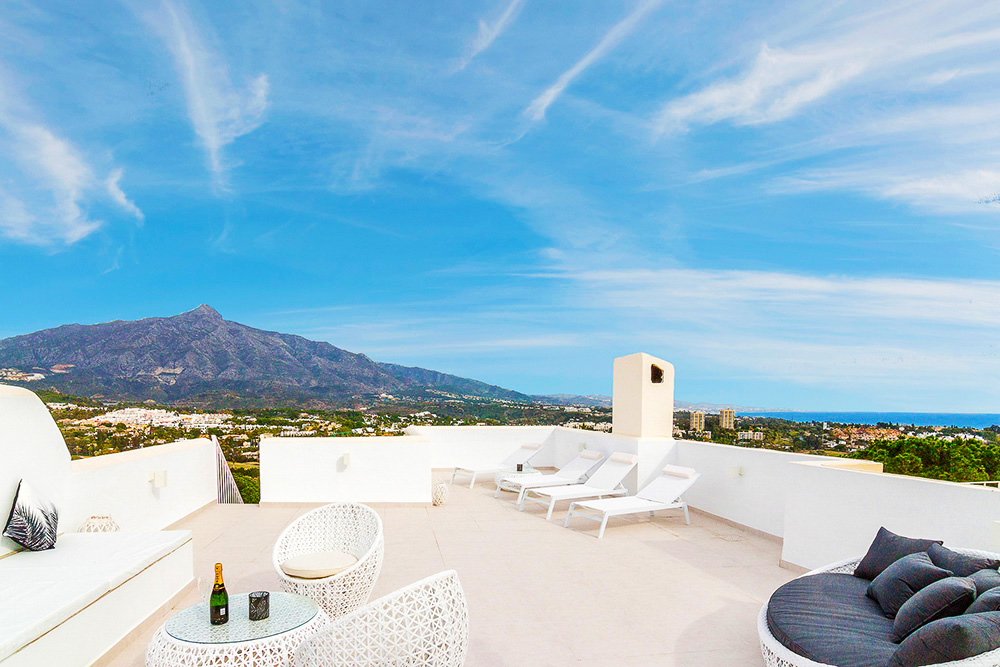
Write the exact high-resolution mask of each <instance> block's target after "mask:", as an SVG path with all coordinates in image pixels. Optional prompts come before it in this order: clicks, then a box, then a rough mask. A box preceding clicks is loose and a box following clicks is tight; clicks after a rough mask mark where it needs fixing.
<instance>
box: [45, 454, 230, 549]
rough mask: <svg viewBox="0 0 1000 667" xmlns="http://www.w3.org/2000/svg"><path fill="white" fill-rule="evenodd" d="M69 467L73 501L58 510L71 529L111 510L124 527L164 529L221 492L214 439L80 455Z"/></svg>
mask: <svg viewBox="0 0 1000 667" xmlns="http://www.w3.org/2000/svg"><path fill="white" fill-rule="evenodd" d="M70 467H71V474H70V476H69V482H68V483H69V497H70V502H68V503H67V504H66V508H65V511H64V512H63V513H62V515H61V516H60V528H61V529H62V528H63V527H65V529H66V530H71V531H73V530H76V529H77V528H78V527H79V526H80V524H82V523H83V522H84V521H86V520H87V518H88V517H90V516H92V515H94V514H107V515H110V516H111V518H113V519H114V520H115V522H116V523H117V524H118V525H119V526H121V528H122V530H130V531H131V530H161V529H163V528H166V527H167V526H169V525H170V524H172V523H174V522H176V521H178V520H180V519H182V518H184V517H185V516H187V515H188V514H191V513H192V512H194V511H196V510H198V509H200V508H202V507H204V506H205V505H207V504H209V503H211V502H213V501H214V500H215V499H216V497H217V487H216V480H215V445H214V444H213V443H212V442H211V441H210V440H205V439H196V440H182V441H178V442H173V443H170V444H166V445H156V446H153V447H145V448H143V449H135V450H131V451H127V452H120V453H117V454H105V455H103V456H95V457H93V458H87V459H78V460H76V461H73V462H72V463H71V464H70ZM151 476H152V477H153V479H154V480H157V481H151Z"/></svg>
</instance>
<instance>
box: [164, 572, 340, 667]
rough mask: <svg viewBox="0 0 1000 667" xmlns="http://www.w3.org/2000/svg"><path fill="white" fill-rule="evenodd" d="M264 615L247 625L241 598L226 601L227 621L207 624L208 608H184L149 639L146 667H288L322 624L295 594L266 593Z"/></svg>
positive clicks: (308, 604) (319, 614)
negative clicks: (282, 666)
mask: <svg viewBox="0 0 1000 667" xmlns="http://www.w3.org/2000/svg"><path fill="white" fill-rule="evenodd" d="M269 607H270V616H269V617H268V618H266V619H264V620H262V621H251V620H250V618H249V602H248V598H247V595H246V594H245V593H244V594H240V595H230V596H229V622H228V623H226V624H225V625H211V624H210V623H209V621H208V603H206V602H199V603H198V604H196V605H194V606H191V607H188V608H187V609H184V610H182V611H180V612H178V613H177V614H175V615H174V616H172V617H171V618H170V619H169V620H167V622H166V623H164V624H163V625H161V626H160V629H159V630H157V631H156V634H154V635H153V639H152V640H151V641H150V642H149V647H148V648H147V649H146V665H147V667H177V666H184V667H209V666H215V665H226V666H227V667H242V666H243V665H263V666H266V667H271V666H273V665H291V664H292V654H293V653H295V649H296V648H298V646H299V644H301V643H302V641H303V640H305V639H306V638H307V637H309V636H311V635H312V634H313V633H315V632H316V631H317V630H319V629H320V628H322V627H323V626H324V625H326V624H327V622H328V618H327V615H326V613H325V612H324V611H323V610H322V609H320V608H319V607H318V606H317V605H316V603H315V602H313V601H312V600H310V599H309V598H307V597H305V596H304V595H296V594H295V593H279V592H274V591H272V592H271V594H270V603H269Z"/></svg>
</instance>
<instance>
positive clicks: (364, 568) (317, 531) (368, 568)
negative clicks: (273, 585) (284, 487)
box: [272, 503, 384, 619]
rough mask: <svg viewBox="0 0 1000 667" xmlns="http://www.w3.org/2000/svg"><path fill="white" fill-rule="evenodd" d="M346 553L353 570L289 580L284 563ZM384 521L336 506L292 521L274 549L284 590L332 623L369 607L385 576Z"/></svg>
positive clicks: (355, 507)
mask: <svg viewBox="0 0 1000 667" xmlns="http://www.w3.org/2000/svg"><path fill="white" fill-rule="evenodd" d="M333 550H335V551H343V552H345V553H349V554H351V555H352V556H354V557H355V558H357V559H358V562H357V563H354V564H353V565H351V566H350V567H349V568H347V569H346V570H344V571H343V572H340V573H338V574H335V575H333V576H330V577H324V578H322V579H299V578H297V577H289V576H287V575H286V574H285V573H284V572H283V571H282V569H281V563H283V562H284V561H285V560H287V559H289V558H292V557H294V556H299V555H302V554H306V553H311V552H316V551H333ZM383 552H384V541H383V537H382V519H380V518H379V515H378V513H376V512H375V510H373V509H372V508H371V507H368V506H367V505H360V504H356V503H333V504H331V505H324V506H323V507H319V508H317V509H314V510H312V511H310V512H307V513H306V514H303V515H302V516H300V517H299V518H298V519H296V520H295V521H293V522H292V523H291V524H289V526H288V527H287V528H285V530H284V531H282V533H281V535H279V536H278V542H277V544H275V545H274V552H273V554H272V560H273V562H274V571H275V572H277V574H278V579H279V581H280V582H281V587H282V589H283V590H285V591H286V592H288V593H298V594H300V595H305V596H307V597H310V598H312V599H313V600H315V601H316V604H318V605H319V606H320V607H322V608H323V610H324V611H325V612H326V613H327V614H328V615H329V617H330V618H331V619H335V618H338V617H340V616H343V615H344V614H347V613H350V612H352V611H354V610H355V609H357V608H358V607H360V606H361V605H363V604H364V603H365V602H367V601H368V597H369V596H370V595H371V593H372V588H374V587H375V582H376V580H378V575H379V572H381V570H382V556H383Z"/></svg>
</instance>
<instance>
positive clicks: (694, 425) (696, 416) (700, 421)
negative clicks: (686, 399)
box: [690, 412, 705, 431]
mask: <svg viewBox="0 0 1000 667" xmlns="http://www.w3.org/2000/svg"><path fill="white" fill-rule="evenodd" d="M690 430H692V431H704V430H705V413H704V412H692V413H691V426H690Z"/></svg>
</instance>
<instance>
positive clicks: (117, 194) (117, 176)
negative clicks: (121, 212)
mask: <svg viewBox="0 0 1000 667" xmlns="http://www.w3.org/2000/svg"><path fill="white" fill-rule="evenodd" d="M124 173H125V172H124V170H123V169H122V168H121V167H118V168H117V169H114V170H112V171H111V173H110V174H109V175H108V177H107V178H106V179H104V185H105V187H106V188H107V189H108V194H109V195H110V196H111V199H112V200H114V202H115V203H116V204H118V205H119V206H121V207H122V208H123V209H125V210H126V211H128V212H129V213H131V214H132V215H134V216H135V217H136V218H137V219H138V220H139V222H142V221H143V220H145V219H146V216H145V215H144V214H143V212H142V211H141V210H139V207H138V206H136V205H135V202H133V201H132V200H131V199H129V198H128V196H126V194H125V192H124V191H123V190H122V188H121V185H120V183H121V180H122V176H123V175H124Z"/></svg>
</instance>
